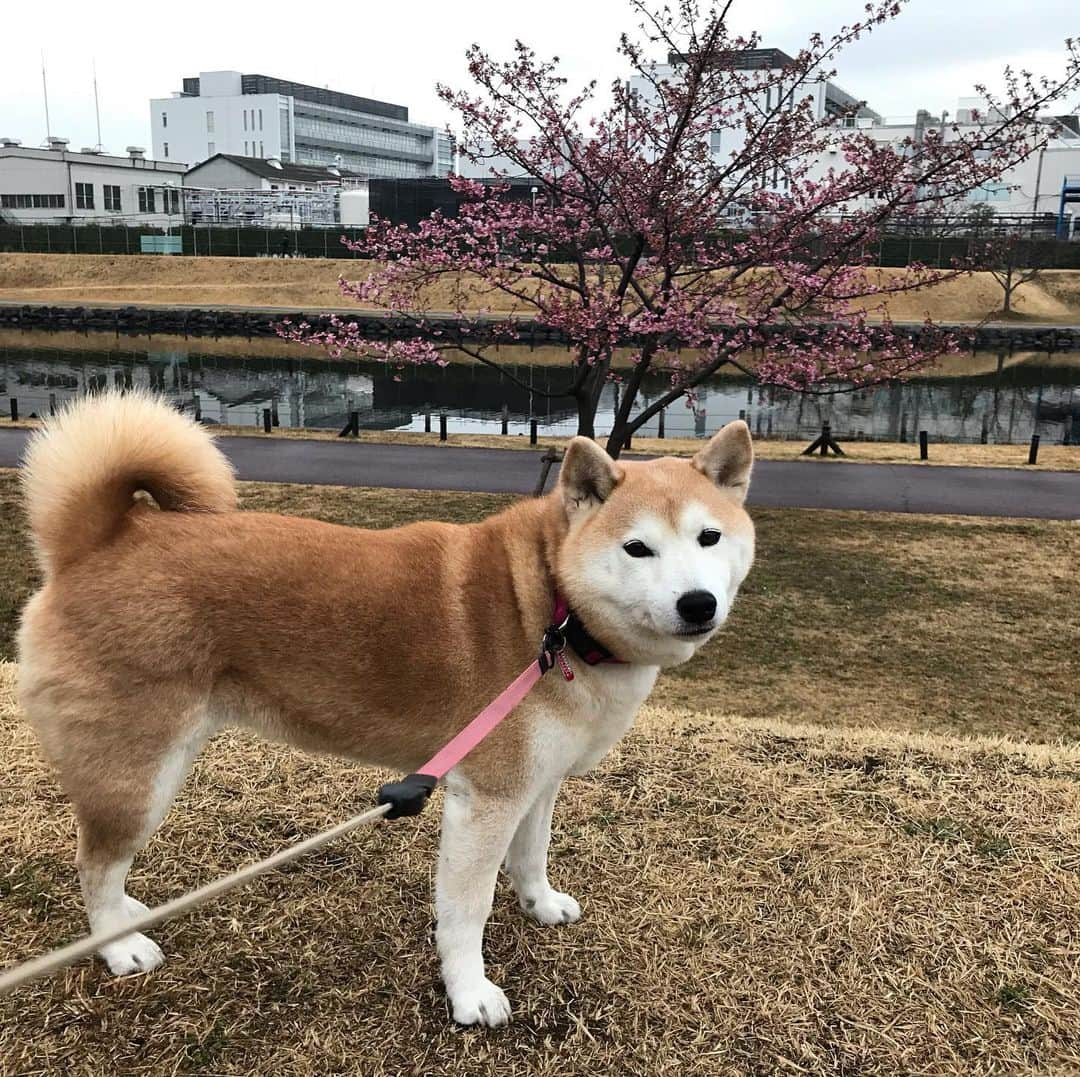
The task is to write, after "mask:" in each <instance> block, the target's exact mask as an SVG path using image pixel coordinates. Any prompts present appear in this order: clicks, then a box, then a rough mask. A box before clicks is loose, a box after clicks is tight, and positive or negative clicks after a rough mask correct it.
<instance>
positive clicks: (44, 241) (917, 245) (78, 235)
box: [0, 222, 1080, 269]
mask: <svg viewBox="0 0 1080 1077" xmlns="http://www.w3.org/2000/svg"><path fill="white" fill-rule="evenodd" d="M346 235H347V236H348V238H350V239H354V240H355V239H359V238H360V237H361V236H362V235H363V230H362V229H356V228H353V229H348V228H342V227H341V226H340V225H337V226H334V227H332V228H314V227H312V228H296V229H292V228H256V227H245V226H243V225H238V226H237V225H230V226H223V225H202V224H199V225H191V224H184V225H180V224H178V225H176V226H175V227H172V228H167V229H166V228H153V227H149V226H140V225H122V224H117V225H111V224H81V225H71V224H14V223H9V222H0V252H12V251H22V252H26V253H36V254H142V253H148V252H147V251H146V250H145V249H144V247H145V246H148V245H144V244H143V242H142V240H143V237H164V236H171V237H174V238H178V239H179V240H180V244H179V247H180V250H179V252H178V253H182V254H186V255H194V256H197V257H203V256H205V257H235V258H282V257H286V258H356V257H360V256H358V255H356V254H355V253H353V252H352V251H350V250H349V249H348V248H346V247H345V246H343V245H342V237H343V236H346ZM1044 235H1045V233H1039V232H1038V231H1035V232H1029V233H1028V234H1027V235H1026V236H1024V237H1023V245H1024V248H1025V249H1026V250H1029V251H1031V253H1032V255H1033V257H1037V259H1038V260H1037V261H1034V262H1033V263H1032V264H1037V265H1039V266H1042V267H1044V268H1047V269H1080V242H1077V241H1072V242H1069V241H1063V240H1056V239H1053V238H1050V237H1047V238H1043V236H1044ZM731 238H732V239H734V238H735V236H734V234H732V236H731ZM988 238H989V235H988V234H986V232H979V233H967V234H949V232H948V231H947V230H945V229H941V230H930V229H928V231H927V232H923V233H918V232H915V231H910V232H899V231H889V232H888V233H886V234H884V235H882V236H881V237H880V238H879V239H877V240H875V241H873V242H872V243H871V244H869V245H868V247H867V248H865V249H864V251H863V254H864V255H865V256H866V257H868V258H869V261H870V264H872V265H878V266H888V267H901V266H906V265H910V264H911V263H913V262H917V263H920V264H922V265H927V266H932V267H934V268H941V269H945V268H948V267H949V266H951V265H953V263H954V261H955V260H957V259H966V258H969V257H971V256H972V254H973V253H974V252H976V251H978V250H979V249H980V248H982V247H983V246H984V245H985V243H986V241H987V239H988ZM811 248H812V245H811ZM807 253H808V255H812V254H813V250H812V249H811V250H809V251H808V252H807Z"/></svg>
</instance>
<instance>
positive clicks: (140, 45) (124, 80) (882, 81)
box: [0, 0, 1080, 152]
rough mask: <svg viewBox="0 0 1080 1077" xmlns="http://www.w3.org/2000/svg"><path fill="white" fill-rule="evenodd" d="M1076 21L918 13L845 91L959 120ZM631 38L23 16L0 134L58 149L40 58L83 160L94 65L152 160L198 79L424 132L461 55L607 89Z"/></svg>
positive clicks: (109, 119)
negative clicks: (301, 97) (313, 89)
mask: <svg viewBox="0 0 1080 1077" xmlns="http://www.w3.org/2000/svg"><path fill="white" fill-rule="evenodd" d="M811 7H812V8H813V11H812V12H808V11H807V9H808V8H811ZM861 7H862V4H861V3H860V2H854V3H853V2H850V0H818V2H817V3H815V4H813V5H809V4H804V3H800V2H797V0H786V2H783V0H735V3H734V6H733V12H732V23H733V25H734V26H735V28H736V29H738V30H743V31H745V30H749V29H757V30H759V31H760V32H761V34H762V35H763V43H764V44H766V45H770V46H775V47H778V48H782V49H785V50H787V51H789V52H791V51H794V50H795V49H797V48H798V47H799V46H800V45H801V44H803V43H804V42H805V40H806V37H807V35H808V34H809V33H810V32H812V31H814V30H819V31H821V32H823V33H827V32H829V31H832V30H835V29H836V28H838V27H839V26H840V25H842V24H843V23H845V22H850V21H852V20H853V19H855V18H857V17H858V16H859V14H860V13H861ZM301 13H302V14H301ZM1078 23H1080V20H1078V19H1077V15H1076V7H1075V5H1074V4H1073V3H1072V2H1071V0H1025V2H1024V3H1021V4H1018V3H1016V2H1015V0H982V2H980V3H974V2H973V0H966V2H963V3H959V4H944V3H942V2H941V0H911V2H910V3H909V4H908V5H907V7H906V9H905V10H904V11H903V12H902V13H901V15H900V17H899V18H898V19H897V20H896V21H895V22H893V23H891V24H889V25H887V26H886V27H884V28H883V29H881V30H879V31H877V32H875V33H874V34H873V35H871V36H870V37H869V38H867V39H865V40H864V41H862V42H859V43H858V44H856V45H854V46H852V47H851V48H850V49H849V50H848V51H847V52H846V53H845V54H844V55H843V56H842V57H841V58H840V60H839V61H838V64H837V67H838V71H839V73H838V76H837V80H836V81H837V82H838V83H839V84H840V85H841V86H842V87H843V88H844V89H846V90H847V91H848V92H849V93H852V94H854V95H855V96H857V97H861V98H865V99H866V101H867V102H868V103H869V104H870V106H871V107H872V108H874V109H876V110H877V111H878V112H880V113H883V114H885V115H888V116H902V115H910V114H913V113H914V111H915V110H916V109H917V108H928V109H930V110H932V111H935V112H936V111H939V110H940V109H943V108H945V109H948V110H949V111H950V112H952V111H953V110H954V109H955V108H956V99H957V97H960V96H965V95H969V94H971V93H972V86H973V85H974V83H976V82H980V81H985V82H989V83H993V82H996V81H997V79H998V77H999V75H1000V72H1001V69H1002V68H1003V67H1004V66H1005V65H1006V64H1012V65H1014V66H1020V67H1027V68H1030V69H1032V70H1034V71H1036V72H1045V73H1047V74H1056V73H1058V72H1059V71H1060V69H1061V64H1062V55H1063V47H1062V42H1063V41H1064V39H1065V38H1066V37H1067V36H1069V35H1070V34H1073V35H1075V34H1076V33H1077V31H1078V30H1080V25H1078ZM632 25H633V18H632V16H631V14H630V9H629V6H628V4H627V3H626V0H542V2H541V0H532V2H530V0H525V2H524V3H519V4H507V3H505V2H494V0H470V2H468V3H456V4H450V3H446V2H445V0H438V2H435V0H396V2H391V3H387V2H378V3H371V2H361V3H356V2H353V3H345V4H325V3H322V4H312V5H297V4H295V3H289V4H282V5H280V6H279V5H277V4H275V3H274V2H273V0H271V2H269V3H266V2H264V3H256V4H237V3H228V2H223V0H215V2H213V3H211V2H209V0H186V2H185V3H183V4H176V3H170V2H168V0H157V2H155V0H150V2H146V0H141V2H139V3H135V2H132V0H112V2H111V3H109V4H107V5H102V4H100V3H97V4H87V3H85V2H81V0H80V2H79V3H75V2H73V0H54V2H53V3H51V4H50V5H49V6H48V8H39V7H37V5H36V4H31V3H22V4H10V5H7V10H6V11H5V13H4V17H3V26H4V38H5V39H6V41H7V42H8V44H7V46H6V47H5V48H4V52H3V62H2V63H0V135H6V136H10V137H12V138H20V139H22V141H23V143H24V144H25V145H37V144H38V143H40V142H41V140H42V139H43V138H44V137H45V114H44V109H43V106H42V93H41V57H40V50H42V49H44V51H45V61H46V66H47V69H48V83H49V109H50V115H51V127H52V133H53V134H54V135H61V136H63V137H65V138H69V139H70V140H71V143H72V146H73V147H75V148H79V147H81V146H90V145H93V144H94V143H95V142H96V141H97V135H96V132H95V127H94V104H93V87H92V74H91V60H92V59H96V62H97V72H98V86H99V94H100V100H101V134H102V142H103V143H104V145H105V146H106V148H107V149H109V150H111V151H114V152H116V151H120V152H122V151H123V148H124V147H125V146H127V145H130V144H136V145H141V146H145V147H148V148H149V145H150V142H149V139H150V121H149V104H148V102H149V100H150V98H152V97H167V96H169V94H170V93H172V92H173V91H174V90H179V89H180V83H181V79H182V78H183V77H184V76H185V75H196V74H198V73H199V71H212V70H216V69H231V70H238V71H244V72H250V73H259V74H264V75H274V76H278V77H280V78H286V79H292V80H295V81H297V82H307V83H312V84H315V85H328V86H330V87H331V88H332V89H336V90H342V91H345V92H349V93H357V94H362V95H365V96H370V97H378V98H381V99H383V100H387V101H393V102H396V103H398V104H403V105H407V106H408V108H409V113H410V117H411V118H412V119H414V120H418V121H420V122H424V123H433V124H438V125H440V126H442V125H443V124H445V123H446V122H447V121H448V120H450V119H451V117H450V116H449V114H448V113H447V111H446V110H445V109H444V108H443V106H442V104H441V103H440V102H439V100H438V99H437V98H436V96H435V93H434V85H435V83H436V82H439V81H442V82H446V83H448V84H450V85H452V86H455V87H462V86H465V85H467V73H466V71H465V64H464V59H463V53H464V50H465V48H466V47H467V46H468V45H469V44H470V43H471V42H474V41H475V42H479V43H480V44H482V45H484V46H485V47H487V48H488V49H489V50H491V51H493V52H495V53H498V54H501V55H505V54H506V53H507V52H508V51H509V49H510V47H511V46H512V43H513V41H514V39H515V38H521V39H522V40H524V41H526V42H528V43H529V44H531V45H533V46H534V47H535V48H536V49H537V51H538V52H540V53H541V54H543V55H558V56H559V57H561V58H562V60H563V64H564V71H565V74H566V75H567V76H568V77H569V78H570V79H571V81H572V82H573V83H579V82H585V81H587V80H589V79H592V78H596V79H598V80H599V81H600V83H601V84H602V85H608V84H610V82H611V81H612V80H613V79H615V78H619V77H623V76H625V74H626V72H625V70H624V69H623V68H622V67H621V65H620V63H619V57H618V56H617V55H616V54H615V45H616V43H617V40H618V34H619V31H620V30H622V29H624V28H630V27H632ZM661 58H662V57H657V59H661ZM1069 105H1071V106H1074V107H1075V105H1076V102H1075V101H1070V102H1069ZM1059 111H1063V109H1062V110H1059Z"/></svg>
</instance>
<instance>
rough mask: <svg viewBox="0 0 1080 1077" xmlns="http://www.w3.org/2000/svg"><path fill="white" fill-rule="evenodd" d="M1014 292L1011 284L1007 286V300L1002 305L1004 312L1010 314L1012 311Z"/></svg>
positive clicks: (1002, 311)
mask: <svg viewBox="0 0 1080 1077" xmlns="http://www.w3.org/2000/svg"><path fill="white" fill-rule="evenodd" d="M1012 294H1013V290H1012V288H1011V287H1010V286H1009V285H1006V286H1005V302H1004V304H1003V305H1002V307H1001V313H1002V314H1009V313H1010V312H1011V311H1012Z"/></svg>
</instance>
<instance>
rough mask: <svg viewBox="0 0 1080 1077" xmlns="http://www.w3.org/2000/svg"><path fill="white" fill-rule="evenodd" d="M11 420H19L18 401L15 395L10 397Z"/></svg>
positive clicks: (15, 421) (14, 421)
mask: <svg viewBox="0 0 1080 1077" xmlns="http://www.w3.org/2000/svg"><path fill="white" fill-rule="evenodd" d="M11 421H12V422H13V423H17V422H18V421H19V402H18V400H16V399H15V397H12V398H11Z"/></svg>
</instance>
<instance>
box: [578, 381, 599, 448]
mask: <svg viewBox="0 0 1080 1077" xmlns="http://www.w3.org/2000/svg"><path fill="white" fill-rule="evenodd" d="M574 403H575V404H576V405H577V432H578V434H579V435H580V436H581V437H583V438H595V437H596V401H595V400H593V394H592V391H591V389H590V388H589V385H588V384H587V383H586V384H585V385H583V386H582V387H581V389H579V390H578V391H577V392H576V393H575V394H574Z"/></svg>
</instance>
